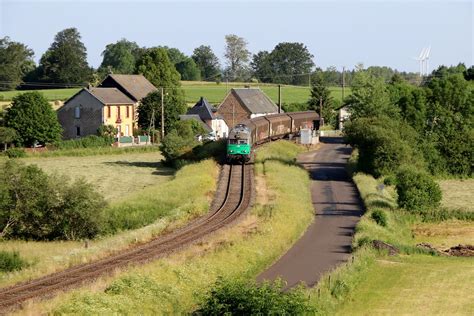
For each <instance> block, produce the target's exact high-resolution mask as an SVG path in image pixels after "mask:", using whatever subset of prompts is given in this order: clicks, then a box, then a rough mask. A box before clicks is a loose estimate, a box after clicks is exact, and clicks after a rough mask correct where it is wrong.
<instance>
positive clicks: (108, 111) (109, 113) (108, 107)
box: [107, 105, 111, 118]
mask: <svg viewBox="0 0 474 316" xmlns="http://www.w3.org/2000/svg"><path fill="white" fill-rule="evenodd" d="M110 115H111V111H110V105H107V117H108V118H110Z"/></svg>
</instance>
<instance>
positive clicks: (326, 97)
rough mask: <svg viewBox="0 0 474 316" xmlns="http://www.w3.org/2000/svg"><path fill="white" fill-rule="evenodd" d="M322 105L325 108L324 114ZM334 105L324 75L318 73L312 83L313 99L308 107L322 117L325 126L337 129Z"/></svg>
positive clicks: (309, 101) (311, 98)
mask: <svg viewBox="0 0 474 316" xmlns="http://www.w3.org/2000/svg"><path fill="white" fill-rule="evenodd" d="M321 104H322V106H323V111H322V113H321V108H320V106H321ZM334 105H335V104H334V100H333V98H332V96H331V91H330V90H329V89H328V87H327V86H326V84H325V83H324V77H323V74H322V73H321V72H318V73H316V74H315V75H313V77H312V81H311V97H310V99H309V100H308V107H309V108H310V109H311V110H314V111H316V112H317V113H319V114H320V115H321V118H323V119H324V124H326V125H330V126H333V127H335V125H336V116H337V114H336V111H335V109H334Z"/></svg>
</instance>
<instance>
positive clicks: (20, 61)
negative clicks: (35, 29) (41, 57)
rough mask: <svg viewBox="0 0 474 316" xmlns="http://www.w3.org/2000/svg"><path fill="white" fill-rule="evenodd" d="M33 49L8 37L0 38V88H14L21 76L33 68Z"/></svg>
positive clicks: (19, 81)
mask: <svg viewBox="0 0 474 316" xmlns="http://www.w3.org/2000/svg"><path fill="white" fill-rule="evenodd" d="M33 55H34V53H33V50H31V49H30V48H28V46H26V45H24V44H22V43H18V42H13V41H11V40H10V38H9V37H4V38H0V90H12V89H15V88H16V87H17V86H18V85H20V83H21V82H22V78H23V77H24V76H25V75H26V74H27V73H29V72H30V71H32V70H33V69H34V68H35V63H34V61H33Z"/></svg>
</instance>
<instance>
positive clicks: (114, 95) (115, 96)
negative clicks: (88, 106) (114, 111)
mask: <svg viewBox="0 0 474 316" xmlns="http://www.w3.org/2000/svg"><path fill="white" fill-rule="evenodd" d="M84 90H86V91H87V92H89V93H90V94H92V95H93V96H94V97H96V98H97V99H98V100H99V101H100V102H102V103H103V104H133V103H135V102H134V101H133V100H132V99H130V98H129V97H127V96H126V95H125V94H123V93H122V91H120V90H119V89H117V88H90V89H84Z"/></svg>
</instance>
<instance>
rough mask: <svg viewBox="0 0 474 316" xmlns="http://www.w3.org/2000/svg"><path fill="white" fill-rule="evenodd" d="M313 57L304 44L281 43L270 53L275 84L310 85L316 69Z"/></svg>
mask: <svg viewBox="0 0 474 316" xmlns="http://www.w3.org/2000/svg"><path fill="white" fill-rule="evenodd" d="M313 57H314V56H313V55H311V53H310V52H309V51H308V48H307V47H306V46H305V45H304V44H303V43H286V42H285V43H279V44H278V45H277V46H275V48H274V49H273V51H272V52H271V53H270V63H271V67H272V71H273V74H274V80H273V82H275V83H283V84H302V83H308V78H309V74H310V73H311V70H312V68H313V67H314V62H313V60H312V59H313Z"/></svg>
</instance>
